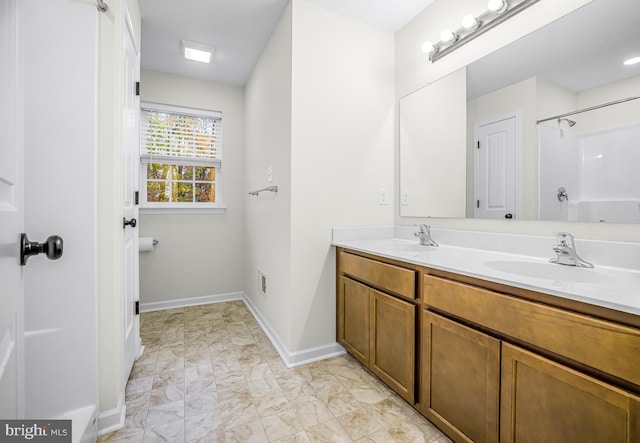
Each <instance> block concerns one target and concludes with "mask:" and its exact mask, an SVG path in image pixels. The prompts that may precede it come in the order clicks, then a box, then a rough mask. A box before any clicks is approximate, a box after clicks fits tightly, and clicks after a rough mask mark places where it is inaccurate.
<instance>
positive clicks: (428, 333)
mask: <svg viewBox="0 0 640 443" xmlns="http://www.w3.org/2000/svg"><path fill="white" fill-rule="evenodd" d="M421 330H422V339H421V343H422V352H421V360H422V361H421V363H420V366H421V368H422V374H423V376H422V380H421V382H422V383H421V384H422V394H421V401H422V413H423V415H424V416H425V417H427V418H428V419H429V420H430V421H431V422H433V423H434V424H435V425H437V426H438V427H439V428H440V429H442V430H444V431H445V432H446V433H447V434H448V435H450V436H455V438H456V440H457V441H473V442H492V443H496V442H497V441H498V418H499V401H500V340H498V339H496V338H494V337H491V336H489V335H487V334H484V333H482V332H480V331H476V330H475V329H471V328H469V327H467V326H464V325H462V324H460V323H457V322H454V321H451V320H449V319H447V318H445V317H442V316H440V315H438V314H435V313H433V312H429V311H423V315H422V327H421Z"/></svg>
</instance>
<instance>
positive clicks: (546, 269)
mask: <svg viewBox="0 0 640 443" xmlns="http://www.w3.org/2000/svg"><path fill="white" fill-rule="evenodd" d="M414 230H415V229H414ZM388 232H389V231H388V230H387V233H388ZM392 232H393V231H392ZM395 232H396V233H397V232H398V231H397V229H396V231H395ZM432 234H433V238H434V239H435V240H436V241H438V235H437V233H435V232H433V231H432ZM404 235H405V236H406V233H405V234H404ZM363 236H366V234H365V235H355V236H353V235H352V236H345V235H336V234H335V230H334V241H333V243H332V244H333V245H334V246H340V247H343V248H347V249H353V250H356V251H360V252H366V253H369V254H374V255H378V256H381V257H385V258H389V259H393V260H400V261H403V262H407V263H413V264H416V265H420V266H425V267H429V268H433V269H439V270H443V271H449V272H454V273H457V274H462V275H466V276H469V277H475V278H479V279H483V280H488V281H492V282H496V283H502V284H506V285H510V286H515V287H518V288H523V289H529V290H532V291H537V292H542V293H546V294H550V295H554V296H559V297H564V298H567V299H571V300H576V301H580V302H584V303H589V304H592V305H596V306H602V307H605V308H610V309H615V310H618V311H622V312H628V313H631V314H636V315H640V270H635V269H629V268H623V267H613V266H604V265H601V264H596V266H595V268H593V269H587V268H577V267H574V266H564V265H558V264H551V263H549V258H550V256H549V257H537V256H534V255H519V254H514V253H512V252H502V251H496V250H490V249H474V248H466V247H461V246H452V245H447V244H442V243H440V246H439V247H432V246H420V245H419V244H418V240H417V239H416V240H407V239H403V238H396V237H392V238H389V237H386V238H385V235H372V237H374V238H362V237H363ZM349 237H350V238H351V239H349ZM511 237H512V238H509V239H508V240H510V243H513V242H514V241H517V240H518V238H517V237H518V236H511ZM522 237H523V239H522V242H523V243H526V242H527V239H529V240H530V238H529V237H528V236H522ZM538 239H542V240H546V239H545V238H542V237H538ZM623 245H626V244H623ZM618 246H619V245H618ZM638 246H639V247H640V245H638ZM598 247H602V245H599V246H598ZM632 247H635V246H634V245H633V244H632ZM577 249H578V252H579V253H580V250H579V249H580V248H577ZM552 255H553V254H552ZM585 258H587V257H585Z"/></svg>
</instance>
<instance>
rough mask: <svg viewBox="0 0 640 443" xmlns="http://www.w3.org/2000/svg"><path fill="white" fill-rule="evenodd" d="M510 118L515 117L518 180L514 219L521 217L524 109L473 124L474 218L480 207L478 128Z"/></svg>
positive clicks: (516, 179) (516, 172)
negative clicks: (477, 202) (478, 204)
mask: <svg viewBox="0 0 640 443" xmlns="http://www.w3.org/2000/svg"><path fill="white" fill-rule="evenodd" d="M510 118H514V119H515V126H516V136H515V162H516V170H515V182H516V192H515V194H516V201H515V205H516V217H514V220H517V219H520V217H521V216H522V211H523V207H522V161H521V159H522V111H514V112H510V113H507V114H502V115H499V116H497V117H493V118H490V119H487V120H481V121H477V122H474V124H473V146H472V149H473V218H478V207H477V205H476V201H478V187H479V183H478V176H479V175H478V150H477V149H476V145H477V143H478V130H479V128H480V127H481V126H486V125H490V124H493V123H498V122H500V121H503V120H508V119H510Z"/></svg>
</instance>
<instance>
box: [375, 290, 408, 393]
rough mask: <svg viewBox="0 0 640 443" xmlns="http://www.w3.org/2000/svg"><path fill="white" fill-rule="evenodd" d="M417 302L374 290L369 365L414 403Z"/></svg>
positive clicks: (394, 388)
mask: <svg viewBox="0 0 640 443" xmlns="http://www.w3.org/2000/svg"><path fill="white" fill-rule="evenodd" d="M416 312H417V308H416V306H415V305H414V304H412V303H408V302H406V301H403V300H400V299H399V298H396V297H392V296H390V295H387V294H385V293H383V292H380V291H376V290H372V291H371V360H370V364H369V369H371V372H373V373H374V374H376V375H377V376H378V377H380V379H382V380H383V381H384V382H385V383H386V384H387V385H389V386H390V387H391V388H392V389H393V390H394V391H396V392H397V393H398V394H399V395H400V396H401V397H402V398H404V399H405V400H406V401H408V402H409V403H411V404H413V403H414V401H415V379H416V377H415V376H416V344H415V343H416V342H415V338H416Z"/></svg>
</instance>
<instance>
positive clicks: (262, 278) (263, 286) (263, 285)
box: [258, 270, 267, 295]
mask: <svg viewBox="0 0 640 443" xmlns="http://www.w3.org/2000/svg"><path fill="white" fill-rule="evenodd" d="M258 292H259V293H260V294H262V295H267V276H266V275H264V272H262V271H260V270H258Z"/></svg>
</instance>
